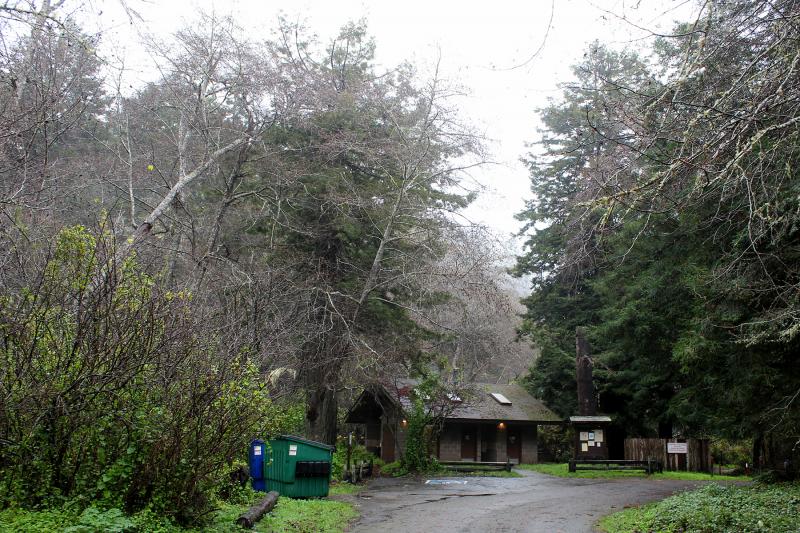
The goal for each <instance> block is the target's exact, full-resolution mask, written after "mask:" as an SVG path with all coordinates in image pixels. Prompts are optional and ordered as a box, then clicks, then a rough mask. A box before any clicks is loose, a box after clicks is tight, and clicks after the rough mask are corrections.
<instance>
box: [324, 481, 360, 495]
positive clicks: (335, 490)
mask: <svg viewBox="0 0 800 533" xmlns="http://www.w3.org/2000/svg"><path fill="white" fill-rule="evenodd" d="M366 488H367V484H366V483H359V484H353V483H334V484H332V485H331V488H330V491H329V493H330V495H331V496H333V495H335V494H358V493H359V492H361V491H362V490H364V489H366Z"/></svg>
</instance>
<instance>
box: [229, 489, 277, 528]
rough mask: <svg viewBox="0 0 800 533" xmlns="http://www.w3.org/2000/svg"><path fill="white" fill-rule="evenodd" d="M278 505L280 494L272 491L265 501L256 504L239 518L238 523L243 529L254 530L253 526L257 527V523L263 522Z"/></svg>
mask: <svg viewBox="0 0 800 533" xmlns="http://www.w3.org/2000/svg"><path fill="white" fill-rule="evenodd" d="M277 504H278V493H277V492H275V491H274V490H273V491H270V492H268V493H267V496H266V497H265V498H264V499H263V500H261V501H259V502H256V504H255V505H253V506H252V507H251V508H250V509H248V510H247V512H246V513H244V514H242V515H241V516H240V517H239V518H237V519H236V523H237V524H238V525H239V526H241V527H246V528H248V529H252V528H253V526H255V525H256V522H258V521H259V520H261V518H262V517H263V516H264V515H265V514H267V513H268V512H270V511H271V510H272V509H274V508H275V506H276V505H277Z"/></svg>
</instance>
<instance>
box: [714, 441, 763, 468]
mask: <svg viewBox="0 0 800 533" xmlns="http://www.w3.org/2000/svg"><path fill="white" fill-rule="evenodd" d="M752 450H753V443H752V442H751V441H749V440H741V441H735V440H728V439H716V440H714V441H712V443H711V456H712V457H714V464H718V465H737V466H741V467H744V464H745V463H747V462H750V461H751V454H752Z"/></svg>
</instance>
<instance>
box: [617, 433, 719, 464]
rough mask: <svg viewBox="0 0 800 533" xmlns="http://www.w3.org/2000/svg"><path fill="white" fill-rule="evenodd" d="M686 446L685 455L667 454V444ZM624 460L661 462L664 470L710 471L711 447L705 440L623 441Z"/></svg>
mask: <svg viewBox="0 0 800 533" xmlns="http://www.w3.org/2000/svg"><path fill="white" fill-rule="evenodd" d="M670 442H681V443H684V442H685V443H686V444H687V453H667V443H670ZM625 459H628V460H633V461H647V460H648V459H654V460H656V461H661V464H662V465H664V470H688V471H689V472H710V471H711V446H710V444H709V441H708V440H706V439H625Z"/></svg>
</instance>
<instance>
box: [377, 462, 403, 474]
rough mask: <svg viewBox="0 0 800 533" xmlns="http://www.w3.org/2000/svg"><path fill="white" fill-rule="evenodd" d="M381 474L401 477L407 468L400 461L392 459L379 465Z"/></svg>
mask: <svg viewBox="0 0 800 533" xmlns="http://www.w3.org/2000/svg"><path fill="white" fill-rule="evenodd" d="M381 474H385V475H387V476H393V477H401V476H405V475H406V474H408V469H407V468H406V467H405V465H404V464H403V463H402V462H401V461H392V462H391V463H386V464H385V465H383V466H382V467H381Z"/></svg>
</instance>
